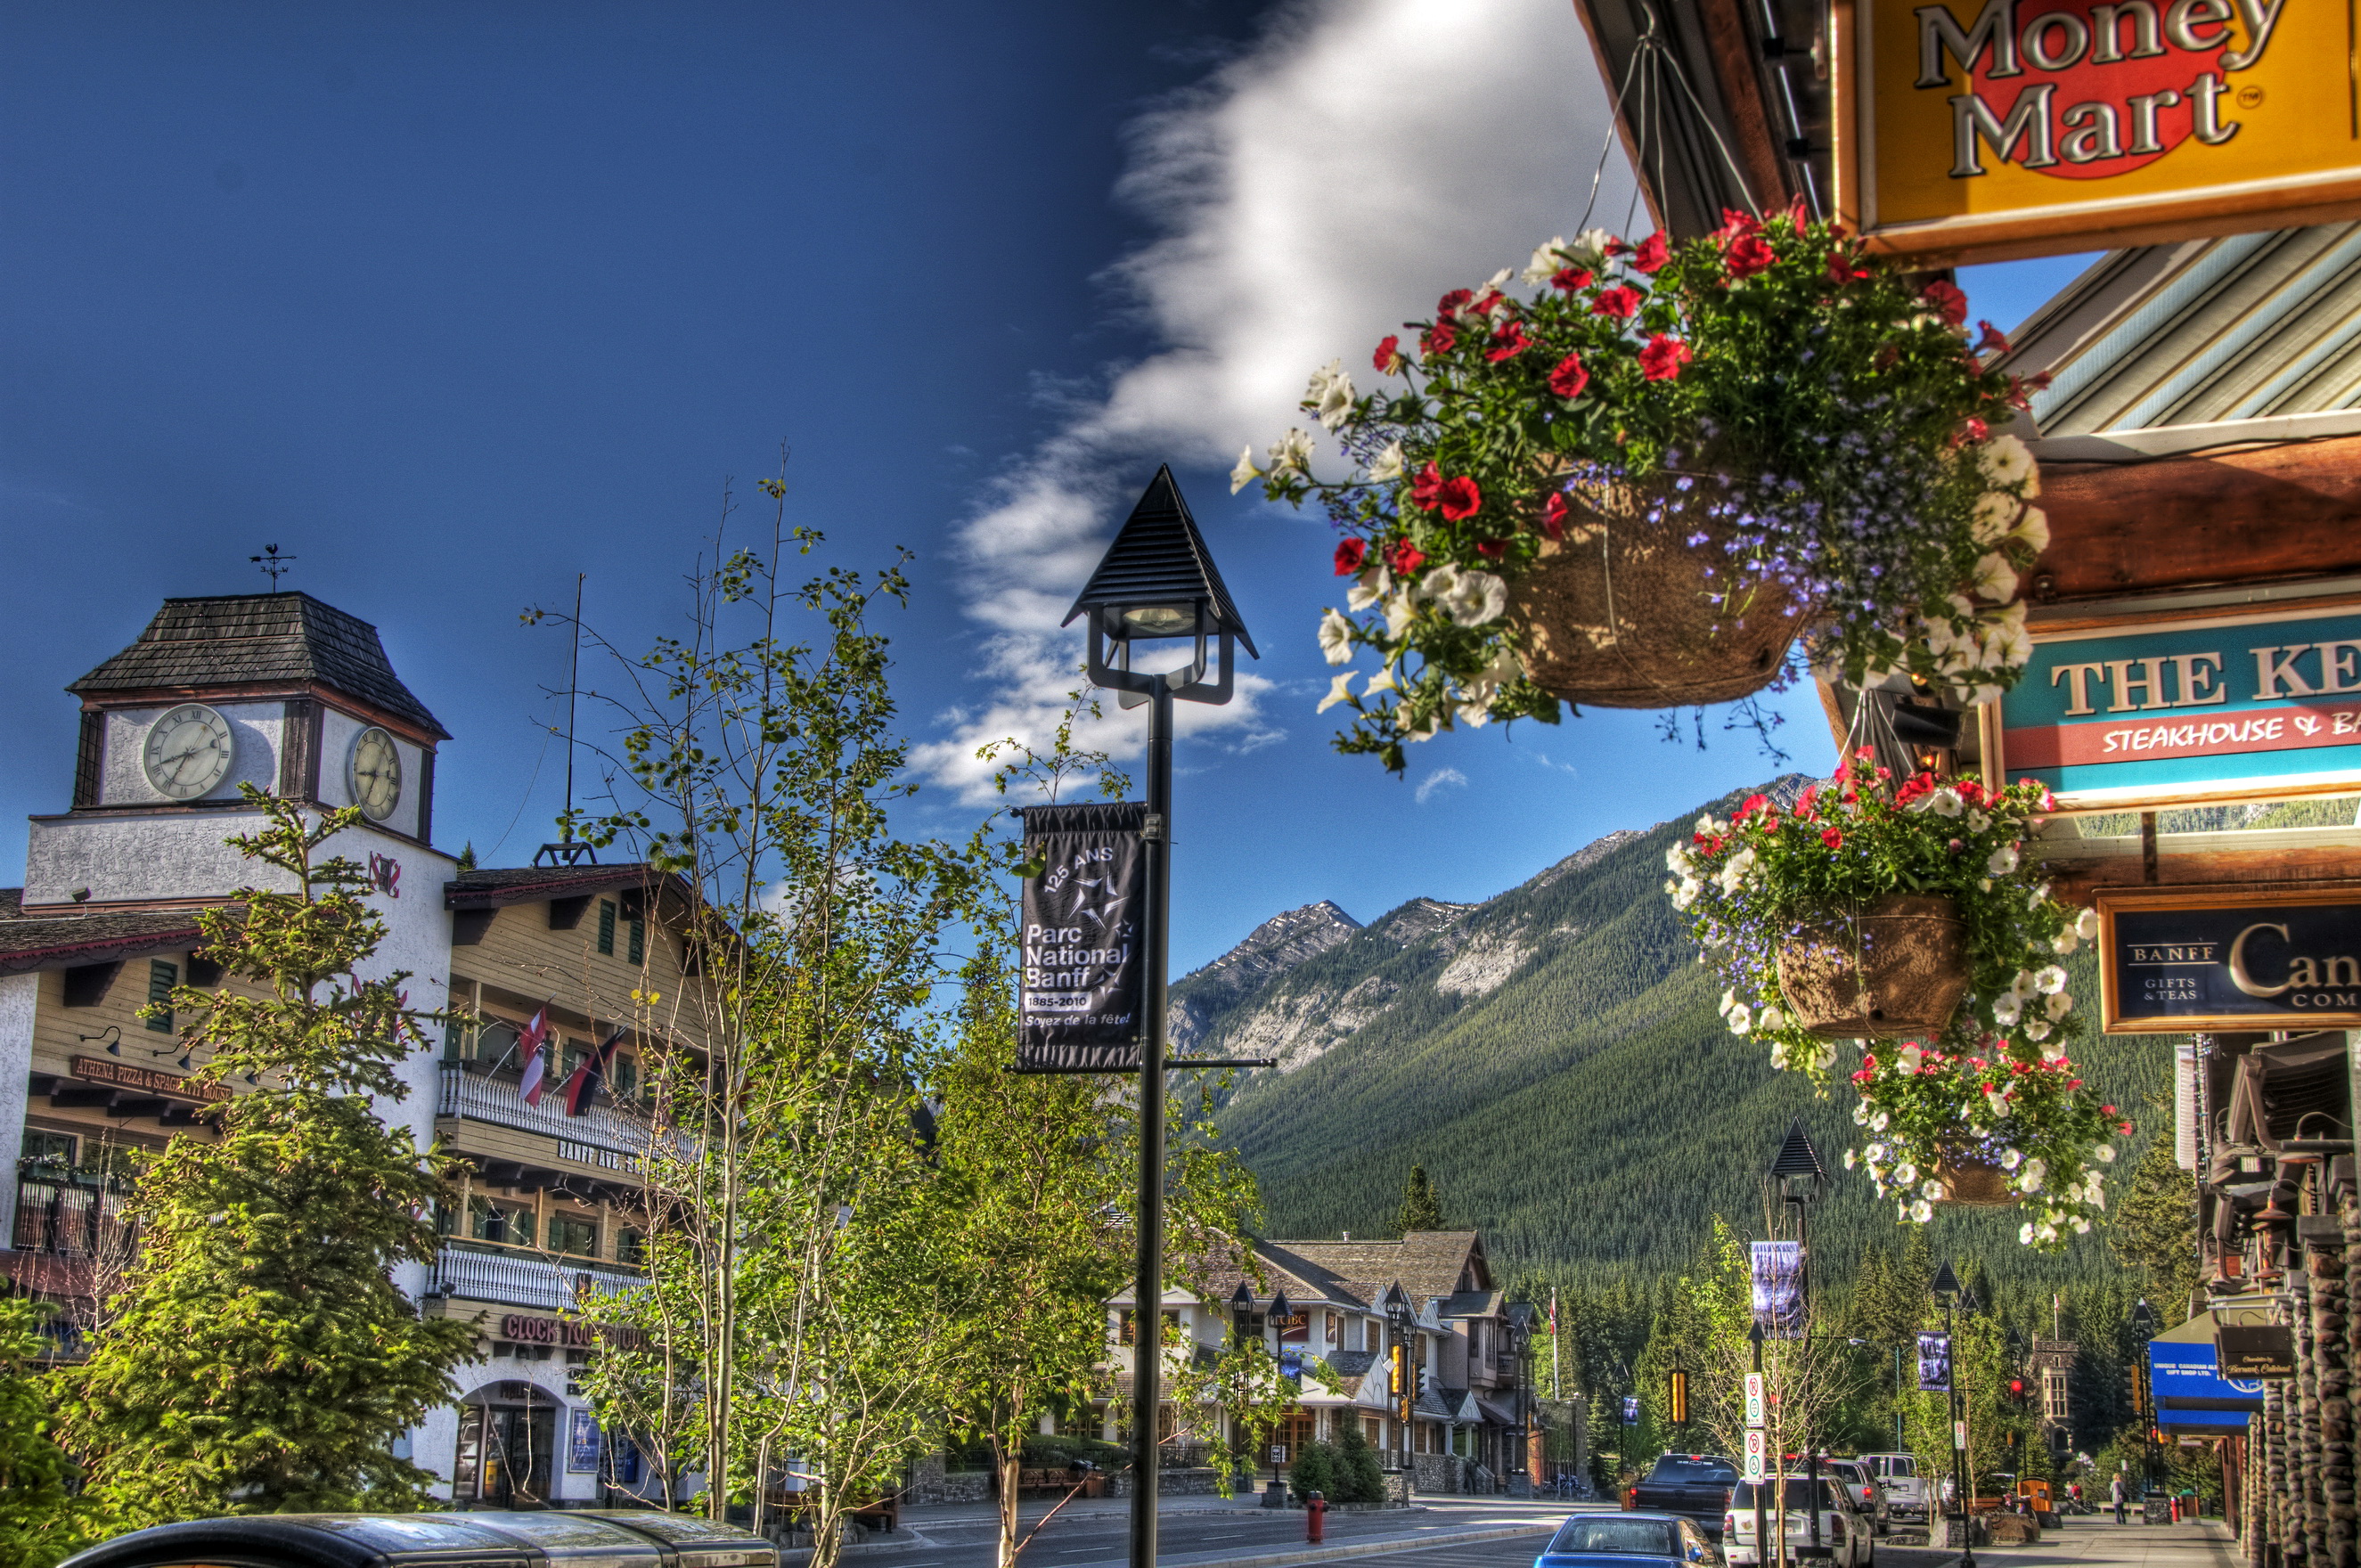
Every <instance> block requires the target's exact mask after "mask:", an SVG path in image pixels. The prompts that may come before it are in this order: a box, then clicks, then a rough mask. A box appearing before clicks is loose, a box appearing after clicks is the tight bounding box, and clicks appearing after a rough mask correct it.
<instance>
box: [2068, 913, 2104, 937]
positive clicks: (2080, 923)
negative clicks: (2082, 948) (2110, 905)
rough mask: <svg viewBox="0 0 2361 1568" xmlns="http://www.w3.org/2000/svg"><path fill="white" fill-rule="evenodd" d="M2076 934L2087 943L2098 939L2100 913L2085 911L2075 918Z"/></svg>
mask: <svg viewBox="0 0 2361 1568" xmlns="http://www.w3.org/2000/svg"><path fill="white" fill-rule="evenodd" d="M2074 934H2075V935H2076V936H2078V937H2080V938H2082V939H2083V940H2084V941H2086V942H2087V941H2089V940H2091V939H2092V938H2094V937H2096V936H2097V935H2098V934H2099V912H2098V911H2097V910H2095V909H2085V910H2084V911H2082V913H2081V914H2080V915H2077V916H2074Z"/></svg>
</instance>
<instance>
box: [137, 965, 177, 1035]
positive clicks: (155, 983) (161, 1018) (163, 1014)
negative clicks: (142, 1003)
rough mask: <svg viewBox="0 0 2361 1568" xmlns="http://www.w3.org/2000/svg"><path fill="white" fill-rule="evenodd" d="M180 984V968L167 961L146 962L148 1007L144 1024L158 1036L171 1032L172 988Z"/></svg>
mask: <svg viewBox="0 0 2361 1568" xmlns="http://www.w3.org/2000/svg"><path fill="white" fill-rule="evenodd" d="M180 983H181V966H180V965H178V964H176V963H174V962H172V961H171V960H170V959H148V1006H149V1007H151V1008H154V1009H156V1010H157V1011H155V1012H151V1013H149V1014H148V1015H147V1017H146V1019H145V1020H144V1022H145V1023H146V1024H147V1025H148V1027H149V1028H150V1029H153V1030H155V1031H156V1032H157V1033H158V1034H159V1035H169V1034H170V1033H171V1032H172V988H173V987H174V986H176V985H178V984H180Z"/></svg>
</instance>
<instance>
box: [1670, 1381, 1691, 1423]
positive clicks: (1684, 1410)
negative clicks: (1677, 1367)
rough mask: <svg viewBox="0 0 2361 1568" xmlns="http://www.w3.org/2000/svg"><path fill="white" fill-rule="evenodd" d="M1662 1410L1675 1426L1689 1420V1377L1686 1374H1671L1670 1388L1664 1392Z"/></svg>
mask: <svg viewBox="0 0 2361 1568" xmlns="http://www.w3.org/2000/svg"><path fill="white" fill-rule="evenodd" d="M1664 1409H1665V1413H1666V1414H1667V1415H1669V1416H1670V1417H1671V1418H1672V1420H1673V1424H1674V1425H1675V1426H1678V1425H1680V1424H1681V1423H1683V1422H1685V1421H1686V1420H1688V1419H1689V1375H1688V1374H1687V1373H1686V1372H1678V1371H1676V1372H1675V1373H1674V1374H1673V1376H1672V1386H1671V1387H1669V1388H1667V1389H1666V1390H1665V1391H1664Z"/></svg>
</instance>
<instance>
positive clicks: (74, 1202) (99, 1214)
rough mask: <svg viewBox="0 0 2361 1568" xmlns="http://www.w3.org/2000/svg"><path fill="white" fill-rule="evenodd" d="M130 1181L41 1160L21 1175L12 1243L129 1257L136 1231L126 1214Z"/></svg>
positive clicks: (24, 1248) (56, 1252)
mask: <svg viewBox="0 0 2361 1568" xmlns="http://www.w3.org/2000/svg"><path fill="white" fill-rule="evenodd" d="M129 1201H130V1184H129V1183H128V1182H127V1181H126V1180H124V1179H123V1178H121V1177H120V1176H117V1175H115V1174H112V1173H110V1172H106V1171H99V1170H84V1169H82V1168H67V1167H63V1166H52V1165H42V1164H35V1165H29V1166H27V1167H25V1168H23V1169H22V1170H21V1171H20V1172H19V1173H18V1175H17V1178H16V1226H15V1231H14V1234H13V1235H12V1236H11V1237H10V1239H9V1245H11V1246H13V1247H15V1248H16V1250H17V1251H18V1252H38V1253H47V1254H49V1255H52V1256H58V1257H100V1256H116V1255H120V1256H122V1257H124V1258H126V1259H127V1258H128V1257H129V1256H130V1255H131V1253H132V1252H133V1251H134V1250H135V1244H136V1239H137V1238H136V1234H135V1232H134V1228H133V1226H132V1225H131V1223H130V1222H129V1221H128V1220H126V1218H125V1217H124V1212H123V1211H124V1206H125V1205H126V1203H128V1202H129Z"/></svg>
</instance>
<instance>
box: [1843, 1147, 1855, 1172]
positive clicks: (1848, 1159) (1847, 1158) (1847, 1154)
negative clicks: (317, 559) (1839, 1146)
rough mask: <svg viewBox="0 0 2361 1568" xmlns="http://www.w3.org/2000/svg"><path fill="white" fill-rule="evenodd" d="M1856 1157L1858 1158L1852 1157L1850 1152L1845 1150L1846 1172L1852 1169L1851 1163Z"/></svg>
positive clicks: (1852, 1154)
mask: <svg viewBox="0 0 2361 1568" xmlns="http://www.w3.org/2000/svg"><path fill="white" fill-rule="evenodd" d="M1856 1158H1857V1157H1856V1156H1855V1155H1854V1153H1853V1151H1852V1150H1850V1149H1847V1150H1845V1168H1846V1169H1847V1170H1850V1169H1851V1168H1853V1163H1854V1161H1855V1159H1856Z"/></svg>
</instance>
